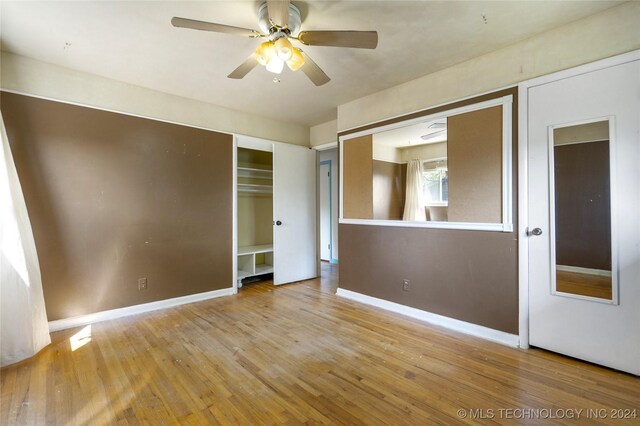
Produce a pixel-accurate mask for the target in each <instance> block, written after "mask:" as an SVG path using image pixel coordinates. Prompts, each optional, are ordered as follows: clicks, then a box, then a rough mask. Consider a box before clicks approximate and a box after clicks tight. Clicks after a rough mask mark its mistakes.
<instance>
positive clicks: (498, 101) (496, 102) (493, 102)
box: [338, 95, 512, 145]
mask: <svg viewBox="0 0 640 426" xmlns="http://www.w3.org/2000/svg"><path fill="white" fill-rule="evenodd" d="M507 98H510V99H511V98H512V96H511V95H508V96H505V97H502V98H495V99H489V100H488V101H483V102H478V103H475V104H470V105H465V106H461V107H458V108H452V109H448V110H446V111H441V112H436V113H433V114H429V115H423V116H420V117H416V118H411V119H409V120H404V121H398V122H396V123H391V124H387V125H384V126H378V127H373V128H371V129H366V130H361V131H359V132H354V133H349V134H346V135H342V136H340V137H339V138H338V140H339V141H340V142H344V141H345V140H348V139H354V138H358V137H360V136H367V135H371V134H374V133H380V132H386V131H389V130H395V129H400V128H403V127H409V126H412V125H414V124H418V123H422V122H426V121H435V120H439V119H443V118H447V117H453V116H454V115H460V114H465V113H467V112H472V111H477V110H480V109H485V108H491V107H494V106H500V105H503V103H504V100H505V99H507ZM455 102H458V101H454V102H450V103H449V104H451V103H455ZM385 121H386V120H385ZM424 145H428V144H424Z"/></svg>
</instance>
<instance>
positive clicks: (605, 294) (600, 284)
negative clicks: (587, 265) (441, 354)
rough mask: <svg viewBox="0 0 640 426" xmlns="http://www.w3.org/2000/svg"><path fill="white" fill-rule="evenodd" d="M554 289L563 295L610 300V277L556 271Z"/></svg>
mask: <svg viewBox="0 0 640 426" xmlns="http://www.w3.org/2000/svg"><path fill="white" fill-rule="evenodd" d="M556 289H557V290H558V291H561V292H564V293H571V294H579V295H582V296H590V297H598V298H600V299H608V300H611V297H612V288H611V277H603V276H600V275H589V274H580V273H576V272H566V271H557V272H556Z"/></svg>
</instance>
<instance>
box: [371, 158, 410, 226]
mask: <svg viewBox="0 0 640 426" xmlns="http://www.w3.org/2000/svg"><path fill="white" fill-rule="evenodd" d="M406 182H407V165H406V164H397V163H391V162H389V161H380V160H373V218H374V219H380V220H402V213H403V211H404V198H405V197H404V194H405V192H406V187H407V183H406Z"/></svg>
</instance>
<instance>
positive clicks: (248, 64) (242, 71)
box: [227, 53, 258, 80]
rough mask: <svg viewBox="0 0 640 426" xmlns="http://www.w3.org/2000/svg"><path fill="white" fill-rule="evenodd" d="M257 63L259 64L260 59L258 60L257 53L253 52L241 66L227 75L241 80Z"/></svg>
mask: <svg viewBox="0 0 640 426" xmlns="http://www.w3.org/2000/svg"><path fill="white" fill-rule="evenodd" d="M256 65H258V61H257V60H256V57H255V54H253V53H252V54H251V56H249V57H248V58H247V60H246V61H244V62H243V63H242V64H240V66H239V67H238V68H236V69H235V70H233V71H232V72H231V74H229V75H228V76H227V77H229V78H234V79H236V80H239V79H241V78H243V77H244V76H245V75H247V74H248V73H249V71H251V70H252V69H254V68H255V67H256Z"/></svg>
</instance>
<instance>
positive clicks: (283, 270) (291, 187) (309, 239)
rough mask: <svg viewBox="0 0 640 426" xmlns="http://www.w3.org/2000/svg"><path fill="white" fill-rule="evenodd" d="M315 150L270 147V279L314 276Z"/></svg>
mask: <svg viewBox="0 0 640 426" xmlns="http://www.w3.org/2000/svg"><path fill="white" fill-rule="evenodd" d="M316 173H317V172H316V152H315V151H314V150H311V149H309V148H303V147H300V146H295V145H287V144H275V146H274V148H273V221H274V226H273V228H274V229H273V250H274V251H273V262H274V272H273V282H274V284H285V283H290V282H293V281H300V280H306V279H309V278H315V277H316V270H317V268H316V265H317V263H316V262H317V255H316Z"/></svg>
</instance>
